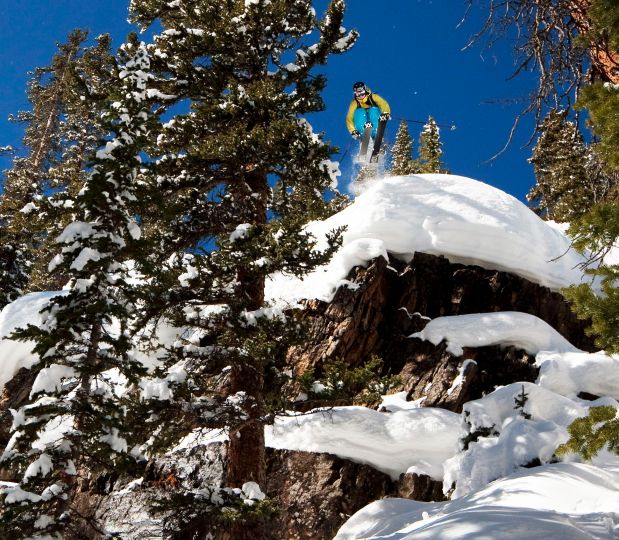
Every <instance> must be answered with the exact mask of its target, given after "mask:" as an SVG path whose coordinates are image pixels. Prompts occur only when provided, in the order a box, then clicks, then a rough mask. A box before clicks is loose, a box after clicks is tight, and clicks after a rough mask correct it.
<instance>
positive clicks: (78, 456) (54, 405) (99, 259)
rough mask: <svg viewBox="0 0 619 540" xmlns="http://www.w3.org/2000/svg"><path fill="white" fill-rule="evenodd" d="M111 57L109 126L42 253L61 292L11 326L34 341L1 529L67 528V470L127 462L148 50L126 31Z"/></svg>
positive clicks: (71, 484)
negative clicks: (51, 245) (53, 244)
mask: <svg viewBox="0 0 619 540" xmlns="http://www.w3.org/2000/svg"><path fill="white" fill-rule="evenodd" d="M120 62H121V65H120V66H119V68H120V69H119V70H118V72H117V82H116V84H114V85H112V95H111V96H110V101H109V105H108V109H107V111H105V113H104V118H103V123H104V125H105V126H107V127H108V129H109V130H110V133H111V136H110V138H109V139H108V140H107V141H106V142H105V145H104V147H102V148H101V149H100V150H99V151H98V152H97V153H96V156H95V157H94V159H93V162H92V163H93V166H92V171H91V172H90V173H89V175H88V178H87V182H86V184H85V186H84V187H83V189H82V190H80V192H79V193H78V194H77V196H76V198H75V201H74V203H75V204H74V210H75V214H76V217H77V219H76V220H75V221H73V222H72V223H70V224H69V225H67V226H66V227H65V229H64V230H63V232H62V233H61V235H60V236H59V237H58V240H57V241H58V244H59V245H60V246H61V251H60V253H59V254H58V255H57V256H56V257H55V258H54V260H53V261H52V268H55V269H56V271H61V272H63V273H64V274H66V275H68V276H70V280H69V283H68V286H67V288H66V291H65V292H66V294H63V295H60V296H56V297H54V298H52V299H51V301H50V303H49V305H48V306H47V307H46V308H45V309H44V310H43V311H42V314H43V319H44V320H43V323H42V324H41V325H40V326H38V327H35V326H33V325H30V326H29V327H28V328H27V329H22V330H19V331H17V332H16V333H15V334H14V337H16V338H17V339H33V340H34V341H35V343H36V345H35V347H34V351H35V353H37V354H38V357H39V361H38V363H37V364H36V365H35V366H33V368H32V369H33V370H34V371H35V372H36V373H37V376H36V379H35V381H34V385H33V388H32V390H31V394H30V401H29V403H28V404H26V405H24V406H22V407H21V408H20V409H19V410H18V411H16V412H14V414H13V426H12V438H11V440H10V442H9V443H8V445H7V447H6V449H5V451H4V453H3V455H2V457H1V463H2V464H3V466H5V467H6V466H8V467H9V468H10V470H11V471H12V472H13V474H14V475H16V476H17V477H18V480H19V481H18V484H17V486H15V487H9V488H6V489H4V490H3V495H4V497H3V501H2V503H3V513H2V519H1V521H0V527H1V529H0V530H1V531H2V535H1V536H2V537H3V538H25V537H34V536H36V537H38V538H43V537H46V538H51V537H54V538H60V537H62V538H64V537H68V536H70V535H71V534H73V533H74V532H75V529H76V527H77V526H78V524H77V523H76V521H77V518H78V516H79V511H78V510H77V509H75V508H74V507H73V506H72V495H73V493H74V490H75V488H76V479H77V475H78V474H79V473H83V472H84V471H85V470H97V469H100V468H104V469H105V468H108V470H109V469H112V468H114V469H117V468H119V467H121V466H123V465H127V466H129V465H132V464H134V462H135V459H134V458H133V457H132V456H131V455H130V453H129V450H130V449H131V448H132V447H133V444H132V439H133V437H132V433H131V429H130V424H128V423H127V422H126V421H125V419H124V414H125V411H126V410H128V408H127V407H126V405H127V404H126V403H124V401H126V399H128V398H120V397H118V395H117V386H118V385H119V384H120V382H121V381H122V380H123V379H126V380H127V381H128V383H129V384H130V383H135V382H137V380H138V378H139V377H140V376H141V375H143V371H144V370H143V368H142V366H141V365H140V364H139V363H138V362H137V361H135V360H133V359H131V358H130V357H129V355H128V354H127V351H128V349H129V345H130V336H129V331H128V320H129V317H130V315H131V312H132V300H131V293H130V288H129V287H128V284H127V279H128V277H127V276H128V270H127V264H126V261H127V260H128V258H129V257H130V256H131V255H132V252H133V250H134V247H135V244H136V241H137V239H138V238H139V236H140V229H139V227H138V225H137V224H136V223H135V222H134V220H133V218H132V216H131V213H130V211H129V208H130V205H131V204H133V201H134V200H135V193H136V186H135V178H136V175H137V172H138V169H139V167H140V151H141V148H142V147H143V146H144V145H145V138H146V137H147V136H148V123H149V101H148V99H147V88H146V86H147V82H148V79H147V75H146V74H147V71H148V67H149V58H148V55H147V52H146V51H145V49H144V48H143V47H140V46H139V45H138V44H137V42H136V41H135V40H132V41H131V42H130V43H129V44H127V45H126V46H125V47H124V49H123V50H122V51H121V53H120ZM95 531H96V529H95ZM97 532H98V531H97Z"/></svg>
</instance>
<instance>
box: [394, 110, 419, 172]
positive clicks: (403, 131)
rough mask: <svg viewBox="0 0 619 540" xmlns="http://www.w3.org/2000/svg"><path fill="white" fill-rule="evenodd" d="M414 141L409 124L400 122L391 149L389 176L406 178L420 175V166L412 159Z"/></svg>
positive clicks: (403, 121)
mask: <svg viewBox="0 0 619 540" xmlns="http://www.w3.org/2000/svg"><path fill="white" fill-rule="evenodd" d="M412 155H413V139H412V137H411V135H410V133H409V131H408V124H407V123H406V121H405V120H402V121H401V122H400V126H399V127H398V132H397V133H396V136H395V142H394V143H393V147H392V148H391V168H390V169H389V174H390V175H392V176H406V175H408V174H417V173H419V164H418V163H417V161H415V160H414V159H413V158H412Z"/></svg>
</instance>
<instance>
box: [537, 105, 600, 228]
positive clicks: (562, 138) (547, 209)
mask: <svg viewBox="0 0 619 540" xmlns="http://www.w3.org/2000/svg"><path fill="white" fill-rule="evenodd" d="M566 115H567V112H566V111H556V110H553V111H551V112H550V113H549V114H548V116H547V117H546V118H545V119H544V121H543V122H542V127H541V134H540V137H539V140H538V142H537V144H536V145H535V147H534V149H533V157H532V158H531V159H530V162H531V163H532V164H533V169H534V171H535V178H536V184H535V186H533V188H531V190H530V191H529V193H528V194H527V199H528V200H529V202H530V203H531V204H533V205H535V206H534V210H535V211H536V212H537V213H539V214H540V215H542V216H544V217H546V218H547V219H552V220H554V221H558V222H570V221H572V220H574V219H575V218H576V217H578V216H580V215H582V214H583V213H584V212H586V211H587V209H588V208H590V207H591V205H592V204H593V201H594V198H595V193H594V190H593V189H591V185H590V181H589V179H588V170H587V164H588V151H587V148H586V146H585V143H584V140H583V138H582V135H581V134H580V132H579V130H578V127H577V126H576V124H575V123H574V122H570V121H568V120H567V118H566Z"/></svg>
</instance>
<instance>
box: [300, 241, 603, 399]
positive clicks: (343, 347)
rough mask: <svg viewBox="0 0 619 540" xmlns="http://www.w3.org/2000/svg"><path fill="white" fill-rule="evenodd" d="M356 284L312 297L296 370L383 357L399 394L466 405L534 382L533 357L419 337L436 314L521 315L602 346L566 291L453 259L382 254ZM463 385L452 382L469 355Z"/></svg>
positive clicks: (357, 271)
mask: <svg viewBox="0 0 619 540" xmlns="http://www.w3.org/2000/svg"><path fill="white" fill-rule="evenodd" d="M348 279H349V280H350V281H351V282H353V283H354V284H355V285H356V288H349V287H341V288H340V289H339V290H338V291H337V293H336V295H335V298H334V300H333V301H332V302H331V303H329V304H327V303H324V302H320V301H316V300H312V301H309V302H307V309H306V312H305V315H304V316H305V318H306V320H307V321H308V323H309V326H310V329H311V330H310V339H309V340H308V342H307V343H306V344H304V345H302V346H297V347H294V348H292V349H291V350H290V351H289V354H288V361H289V364H290V365H291V366H293V367H294V369H295V371H296V372H297V373H302V372H303V371H305V370H306V369H308V368H309V367H318V368H320V367H321V366H322V365H323V364H324V363H325V362H328V361H333V360H335V359H340V358H342V359H344V360H346V362H347V363H348V364H350V365H351V366H356V365H359V364H361V363H363V362H365V361H366V360H368V359H369V358H370V356H371V355H373V354H375V355H378V356H379V357H381V358H382V360H383V363H384V365H383V369H384V374H391V375H398V376H399V377H400V379H401V381H402V384H401V387H400V388H399V390H405V391H407V392H408V398H409V399H421V398H424V401H423V404H424V405H426V406H438V407H444V408H447V409H450V410H453V411H460V410H461V407H462V404H463V403H465V402H466V401H469V400H471V399H477V398H479V397H481V396H483V395H484V394H486V393H488V392H490V391H492V390H493V389H494V388H495V387H496V386H497V385H503V384H509V383H511V382H514V381H534V380H535V378H536V376H537V372H536V369H535V367H534V366H533V363H534V359H533V358H531V357H529V356H528V355H527V354H526V353H525V352H524V351H519V350H516V349H514V348H513V347H508V348H501V347H481V348H477V349H465V351H464V354H463V356H462V357H458V358H456V357H454V356H453V355H451V354H450V353H448V352H446V350H445V346H444V345H443V344H439V345H438V346H434V345H432V344H431V343H428V342H424V341H421V340H419V339H415V338H410V335H411V334H413V333H414V332H418V331H420V330H422V329H423V328H424V326H425V325H426V324H427V322H428V321H429V320H431V319H434V318H436V317H442V316H449V315H464V314H470V313H487V312H498V311H521V312H524V313H529V314H531V315H535V316H537V317H539V318H540V319H542V320H544V321H546V322H547V323H548V324H549V325H550V326H552V327H553V328H555V330H557V331H558V332H559V333H560V334H562V335H563V336H564V337H565V338H566V339H568V340H569V341H570V342H571V343H572V344H574V345H575V346H577V347H579V348H581V349H583V350H589V351H593V350H596V349H595V346H594V344H593V340H592V339H591V338H590V337H588V336H586V335H585V333H584V328H585V327H586V326H587V323H586V322H585V321H580V320H578V319H577V318H576V317H575V316H574V315H573V314H572V312H571V311H570V309H569V305H568V304H567V302H566V301H565V299H564V298H563V297H562V296H561V295H560V294H559V293H557V292H553V291H551V290H550V289H548V288H546V287H542V286H540V285H537V284H535V283H532V282H530V281H528V280H526V279H524V278H521V277H518V276H515V275H513V274H510V273H507V272H500V271H497V270H486V269H484V268H481V267H478V266H465V265H462V264H453V263H450V262H449V261H448V260H447V259H446V258H444V257H438V256H434V255H428V254H424V253H416V254H415V256H414V257H413V260H412V261H411V262H410V263H408V264H406V263H403V262H402V261H399V260H397V259H394V258H391V259H390V260H389V261H386V260H385V259H383V258H378V259H375V260H374V261H372V262H371V263H370V264H369V265H368V267H367V268H362V267H356V268H354V269H353V270H352V271H351V272H350V275H349V277H348ZM467 359H468V360H474V362H475V363H472V362H468V363H467V370H466V373H465V374H464V381H463V383H462V384H461V385H460V386H458V387H457V388H452V385H453V382H454V379H455V378H456V377H457V376H458V374H459V369H461V368H462V367H463V362H464V361H465V360H467Z"/></svg>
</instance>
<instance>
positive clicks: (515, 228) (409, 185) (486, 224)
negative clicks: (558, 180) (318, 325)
mask: <svg viewBox="0 0 619 540" xmlns="http://www.w3.org/2000/svg"><path fill="white" fill-rule="evenodd" d="M341 226H346V227H347V230H346V231H345V232H344V236H343V240H344V242H343V246H342V248H341V249H340V250H339V252H338V253H337V254H336V255H335V256H334V258H333V259H332V261H331V262H330V263H329V265H328V266H325V267H322V268H319V269H317V270H316V271H315V272H313V273H312V274H310V275H309V276H307V277H306V278H305V279H303V280H299V279H293V278H289V277H283V276H274V277H273V278H272V279H271V280H270V282H269V283H268V285H267V295H268V296H269V297H270V298H272V299H278V298H279V299H281V300H284V301H288V302H295V301H297V300H299V299H302V298H320V299H323V300H327V301H328V300H330V299H331V298H332V296H333V293H334V292H335V289H336V288H337V287H338V286H339V285H341V284H342V283H343V282H342V280H344V279H345V277H346V275H347V274H348V272H349V271H350V270H351V268H352V267H353V266H355V265H360V264H365V263H367V262H368V261H370V260H371V259H373V258H375V257H378V256H381V255H382V256H386V254H387V252H388V253H390V254H391V255H393V256H396V257H398V258H401V259H403V260H410V259H411V258H412V256H413V254H414V253H415V252H416V251H421V252H425V253H429V254H432V255H444V256H445V257H447V258H448V259H449V260H450V261H451V262H455V263H463V264H476V265H479V266H481V267H483V268H487V269H494V270H502V271H506V272H511V273H514V274H517V275H519V276H521V277H524V278H526V279H529V280H530V281H533V282H535V283H539V284H540V285H543V286H546V287H549V288H550V289H553V290H558V289H561V288H562V287H566V286H569V285H571V284H574V283H579V282H581V281H582V280H583V273H582V271H581V270H580V268H579V266H578V265H579V264H581V263H582V262H584V258H583V256H581V255H580V254H578V253H576V252H575V251H574V250H572V249H570V239H569V238H568V237H567V236H566V235H565V234H564V233H562V232H561V231H560V230H557V228H556V227H553V226H551V225H550V224H548V223H546V222H544V221H543V220H542V219H540V218H539V217H538V216H537V215H536V214H534V213H533V212H532V211H531V210H530V209H529V208H528V207H527V206H525V205H524V204H523V203H521V202H520V201H519V200H517V199H516V198H514V197H512V196H511V195H508V194H507V193H505V192H503V191H501V190H499V189H497V188H494V187H492V186H490V185H488V184H484V183H483V182H479V181H477V180H473V179H470V178H465V177H462V176H455V175H447V174H421V175H417V176H413V175H411V176H395V177H387V178H383V179H377V180H375V181H373V182H372V183H371V184H370V185H369V186H368V187H367V188H366V189H365V191H364V192H363V193H361V195H359V196H358V197H357V198H356V200H355V202H354V203H353V204H351V205H350V206H349V207H347V208H345V209H344V210H343V211H341V212H339V213H338V214H336V215H334V216H331V217H330V218H328V219H326V220H325V221H318V222H313V223H311V224H310V225H309V226H308V229H309V231H310V232H312V234H314V235H315V236H316V238H317V239H318V247H319V248H320V247H324V239H325V237H326V233H327V232H329V231H330V230H333V229H335V228H337V227H341Z"/></svg>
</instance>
